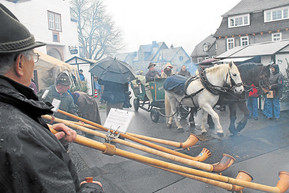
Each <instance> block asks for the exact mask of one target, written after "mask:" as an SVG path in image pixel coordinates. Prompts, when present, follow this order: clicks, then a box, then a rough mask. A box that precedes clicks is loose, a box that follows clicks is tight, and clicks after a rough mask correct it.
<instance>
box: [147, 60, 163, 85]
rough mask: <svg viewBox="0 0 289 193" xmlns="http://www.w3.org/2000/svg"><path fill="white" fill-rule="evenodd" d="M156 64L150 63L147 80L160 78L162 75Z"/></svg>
mask: <svg viewBox="0 0 289 193" xmlns="http://www.w3.org/2000/svg"><path fill="white" fill-rule="evenodd" d="M155 66H156V64H153V63H150V64H149V66H148V69H149V71H148V72H147V73H146V82H151V81H154V79H155V78H160V77H161V75H160V73H159V72H158V71H156V70H155Z"/></svg>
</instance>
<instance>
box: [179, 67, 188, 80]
mask: <svg viewBox="0 0 289 193" xmlns="http://www.w3.org/2000/svg"><path fill="white" fill-rule="evenodd" d="M178 75H181V76H185V77H187V78H189V77H190V76H191V73H190V72H189V71H188V70H187V67H186V66H185V65H182V68H181V70H180V72H179V73H178Z"/></svg>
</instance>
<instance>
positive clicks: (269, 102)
mask: <svg viewBox="0 0 289 193" xmlns="http://www.w3.org/2000/svg"><path fill="white" fill-rule="evenodd" d="M282 88H283V76H282V74H281V73H280V72H279V66H278V65H277V64H273V65H272V67H271V75H270V88H269V92H270V93H271V95H268V94H267V95H266V96H265V102H264V110H263V113H264V115H265V117H266V118H267V119H272V118H273V116H274V118H275V119H276V120H279V118H280V102H279V100H280V98H281V97H282Z"/></svg>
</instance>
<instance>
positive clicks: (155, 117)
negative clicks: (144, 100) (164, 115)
mask: <svg viewBox="0 0 289 193" xmlns="http://www.w3.org/2000/svg"><path fill="white" fill-rule="evenodd" d="M159 119H160V113H159V111H158V110H157V109H152V111H151V120H152V121H153V122H155V123H157V122H158V121H159Z"/></svg>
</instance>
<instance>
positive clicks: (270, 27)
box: [214, 0, 289, 38]
mask: <svg viewBox="0 0 289 193" xmlns="http://www.w3.org/2000/svg"><path fill="white" fill-rule="evenodd" d="M281 6H289V1H288V0H276V1H275V0H274V1H273V0H242V1H241V2H240V3H239V4H237V5H236V6H235V7H233V8H232V9H231V10H230V11H228V12H227V13H225V14H224V15H223V19H222V22H221V25H220V27H219V28H218V29H217V31H216V33H215V34H214V37H216V38H218V37H224V36H233V35H235V36H238V35H245V34H253V33H256V34H258V33H261V32H268V31H273V32H276V31H277V30H285V29H286V28H288V27H289V19H285V20H280V21H275V22H266V23H264V14H263V11H264V10H268V9H273V8H277V7H281ZM245 13H251V14H250V21H251V22H250V25H249V26H241V27H234V28H228V17H229V16H234V15H239V14H245Z"/></svg>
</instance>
